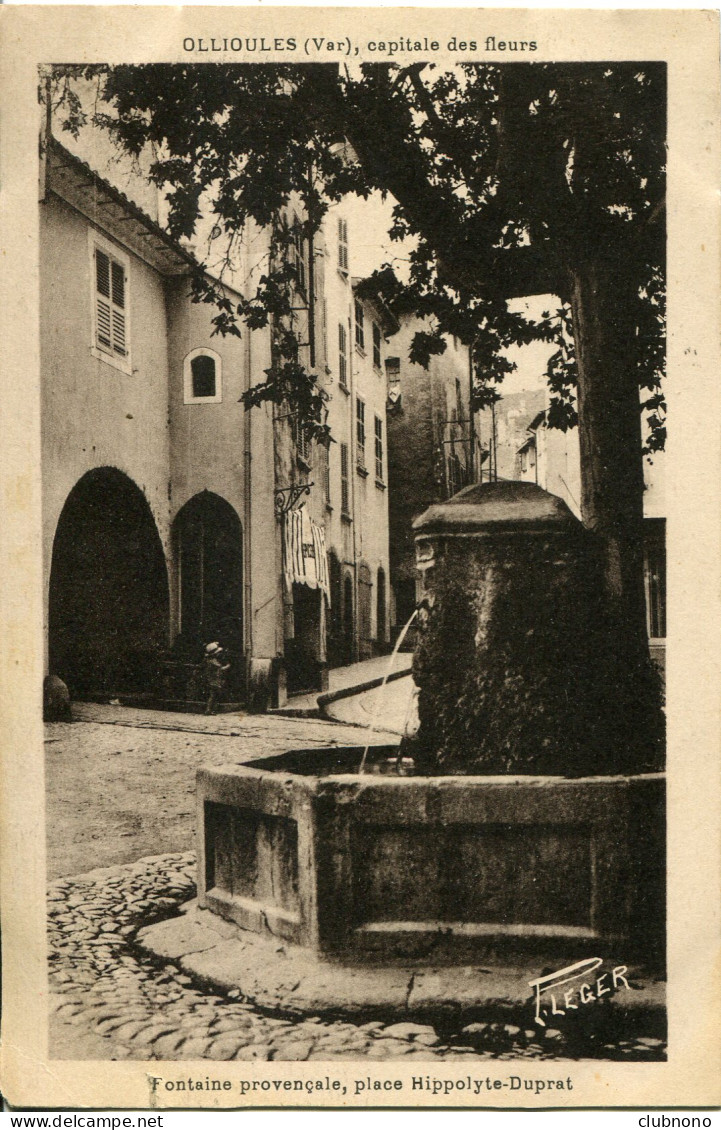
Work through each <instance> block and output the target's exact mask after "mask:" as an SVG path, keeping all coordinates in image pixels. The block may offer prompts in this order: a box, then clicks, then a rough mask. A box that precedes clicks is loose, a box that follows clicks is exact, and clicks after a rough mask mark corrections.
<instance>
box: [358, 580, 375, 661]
mask: <svg viewBox="0 0 721 1130" xmlns="http://www.w3.org/2000/svg"><path fill="white" fill-rule="evenodd" d="M372 600H373V581H372V580H371V571H370V569H369V568H368V566H367V565H360V566H359V568H358V654H359V658H360V659H370V657H371V656H372V654H373V639H372V635H371V607H372Z"/></svg>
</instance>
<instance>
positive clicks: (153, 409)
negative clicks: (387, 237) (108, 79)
mask: <svg viewBox="0 0 721 1130" xmlns="http://www.w3.org/2000/svg"><path fill="white" fill-rule="evenodd" d="M41 197H42V204H41V210H40V225H41V231H40V310H41V319H40V323H41V330H40V344H41V374H42V443H43V447H42V475H43V542H44V546H43V549H44V561H45V576H46V590H45V616H46V629H47V631H46V638H47V652H48V654H47V665H48V670H50V671H53V672H55V673H57V674H59V675H61V676H62V677H63V678H64V679H66V681H67V682H68V683H69V685H70V688H71V690H72V692H73V693H74V694H76V695H88V696H92V695H96V694H101V693H111V692H113V693H120V692H125V693H131V692H132V693H141V692H147V691H148V690H149V688H150V687H151V686H152V687H155V688H157V685H158V678H159V676H160V671H159V665H162V664H164V663H165V664H166V668H167V669H166V672H165V673H166V674H168V675H172V677H173V678H176V677H177V678H180V679H181V681H182V678H183V664H184V663H185V662H187V663H189V664H192V662H193V661H195V660H197V658H198V654H199V652H200V651H202V645H203V644H204V643H206V642H208V641H209V640H212V639H216V638H221V639H222V642H223V643H224V644H225V645H226V646H227V647H228V649H229V652H230V654H231V657H232V659H233V667H232V672H233V683H234V684H235V686H234V690H235V692H236V695H237V693H239V692H240V690H241V689H242V686H243V685H244V682H245V676H246V671H250V672H251V673H252V674H253V675H255V674H256V672H257V671H261V672H263V671H266V672H268V671H269V670H270V666H271V663H272V661H273V660H274V658H275V655H276V650H277V648H276V635H277V632H276V623H275V609H274V607H273V601H274V596H275V589H276V583H277V582H276V578H277V573H278V569H277V563H276V558H277V546H276V540H277V539H276V537H275V534H274V531H273V525H272V523H273V497H274V495H273V491H274V481H273V469H272V462H269V460H268V459H267V456H266V453H267V452H268V451H269V450H272V420H271V418H270V414H269V413H268V412H267V411H266V410H259V411H257V412H254V413H246V412H245V411H244V409H243V407H242V405H241V404H239V398H240V396H241V395H242V393H243V391H244V390H245V389H246V388H247V387H248V386H249V383H250V381H251V379H255V374H257V373H259V372H262V371H263V368H264V367H266V366H267V365H268V363H269V360H268V359H269V339H268V334H267V332H261V331H259V332H255V333H252V334H247V335H245V337H244V339H243V340H242V341H240V340H238V339H236V338H232V337H227V338H221V337H217V336H215V337H214V336H212V333H211V331H212V325H211V316H212V311H210V310H209V309H208V308H207V307H206V308H204V307H200V306H195V305H193V304H192V303H191V301H190V299H189V297H188V275H189V273H190V270H191V267H192V257H191V255H190V253H189V252H188V251H187V250H184V249H183V248H182V247H181V246H180V245H179V244H178V243H176V242H174V241H173V240H171V239H170V238H169V237H168V235H167V234H166V233H165V232H164V230H163V229H162V228H161V227H160V226H159V225H158V224H157V223H156V222H155V221H154V220H152V219H151V218H150V217H149V216H148V215H147V214H146V213H145V212H144V211H141V209H140V208H139V207H138V206H137V205H136V204H135V203H133V202H132V201H131V200H130V199H128V197H127V196H125V195H123V194H122V193H121V192H119V191H118V190H117V189H116V188H114V187H113V186H112V185H111V184H110V183H109V182H108V181H107V180H106V179H104V178H102V177H100V176H99V175H98V174H97V173H95V172H94V171H93V170H92V169H91V167H90V166H89V165H88V164H86V163H85V162H83V161H82V160H80V159H79V158H78V157H77V156H75V155H73V154H71V153H70V152H69V151H68V149H67V148H65V147H64V146H62V145H60V144H59V143H58V142H57V141H55V140H52V139H50V140H49V141H48V143H47V146H46V151H45V160H44V163H43V184H42V186H41ZM255 242H256V246H255V247H253V240H252V239H249V241H248V251H247V254H248V255H252V254H261V253H262V251H263V250H264V244H265V241H264V239H263V233H256V241H255ZM269 516H270V525H269V524H268V517H269ZM251 532H252V533H251ZM171 648H174V655H175V659H176V661H177V666H176V669H175V670H174V671H173V669H172V664H171V666H170V667H167V661H168V656H169V654H170V652H171ZM167 693H168V694H169V695H170V696H171V697H173V696H175V695H176V694H177V695H179V696H181V697H182V695H183V694H184V691H183V689H182V688H181V687H178V686H172V687H169V688H168V691H167Z"/></svg>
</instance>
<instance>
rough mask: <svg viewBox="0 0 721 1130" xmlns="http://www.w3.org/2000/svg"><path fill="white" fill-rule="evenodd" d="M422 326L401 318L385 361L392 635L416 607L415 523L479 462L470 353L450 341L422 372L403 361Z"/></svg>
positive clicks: (452, 491)
mask: <svg viewBox="0 0 721 1130" xmlns="http://www.w3.org/2000/svg"><path fill="white" fill-rule="evenodd" d="M423 328H424V326H423V323H422V322H421V321H419V320H418V319H417V318H412V317H404V318H403V319H402V320H401V324H400V327H399V330H398V332H397V333H396V334H395V335H394V336H393V338H392V339H391V341H390V342H389V349H390V352H391V354H392V356H391V357H389V359H388V360H387V361H386V372H387V377H388V473H389V496H390V497H389V522H390V568H391V586H392V589H393V613H392V616H393V621H392V623H393V634H394V636H396V635H397V634H398V632H399V631H400V629H401V628H402V627H403V625H404V624H405V623H406V621H407V620H408V618H409V616H410V615H411V614H412V612H413V609H414V608H415V606H416V603H417V574H416V566H415V548H414V538H413V529H412V526H413V520H414V519H415V518H416V517H418V515H419V514H421V513H423V511H424V510H426V509H427V507H428V506H430V505H431V504H432V503H434V502H440V501H442V500H443V499H446V498H450V497H451V495H453V494H455V493H456V492H457V491H459V490H460V489H461V487H463V486H466V485H467V484H468V483H471V482H473V481H475V479H476V477H477V470H478V467H479V466H480V459H481V452H480V450H479V447H478V444H477V437H476V435H475V432H474V430H473V429H472V427H471V423H470V411H469V394H470V367H469V357H468V350H467V349H466V348H465V347H464V346H463V345H462V344H461V343H460V342H459V341H457V340H456V339H453V338H451V339H449V340H448V342H447V348H446V351H445V353H443V354H440V355H438V356H434V357H431V359H430V362H429V365H428V368H427V369H424V368H423V366H421V365H417V364H414V363H413V362H411V361H410V360H409V359H408V355H409V350H410V347H411V344H412V341H413V337H414V335H415V334H416V333H417V332H418V331H419V330H422V329H423Z"/></svg>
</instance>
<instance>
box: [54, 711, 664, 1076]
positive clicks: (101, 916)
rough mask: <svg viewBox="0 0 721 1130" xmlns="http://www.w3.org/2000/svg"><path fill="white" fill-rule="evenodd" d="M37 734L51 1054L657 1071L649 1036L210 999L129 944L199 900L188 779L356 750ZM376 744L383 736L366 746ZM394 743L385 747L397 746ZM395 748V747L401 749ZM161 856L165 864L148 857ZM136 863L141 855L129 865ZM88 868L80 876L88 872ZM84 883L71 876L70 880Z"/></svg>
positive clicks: (122, 717) (296, 733)
mask: <svg viewBox="0 0 721 1130" xmlns="http://www.w3.org/2000/svg"><path fill="white" fill-rule="evenodd" d="M75 709H76V716H77V717H82V718H84V719H85V720H84V721H83V722H79V723H75V724H56V725H52V726H49V727H48V730H47V746H46V750H47V771H46V781H47V789H48V819H47V828H48V866H49V874H50V877H51V879H52V882H51V885H50V888H49V892H48V913H49V934H48V937H49V954H50V957H49V968H50V984H49V988H50V992H51V1003H52V1006H53V1009H54V1011H53V1016H52V1020H51V1026H50V1031H51V1045H50V1054H51V1057H55V1058H62V1059H81V1060H82V1059H88V1060H90V1059H101V1060H102V1059H140V1060H144V1059H159V1060H178V1059H188V1060H191V1059H193V1060H199V1059H209V1060H212V1059H217V1060H334V1059H367V1060H369V1061H372V1060H383V1059H386V1060H387V1059H396V1058H400V1057H402V1058H403V1059H404V1060H405V1059H408V1058H410V1059H424V1060H437V1059H442V1060H449V1061H452V1062H460V1061H464V1060H474V1061H477V1060H478V1059H489V1058H492V1059H514V1058H525V1059H528V1058H538V1059H552V1058H553V1059H556V1058H559V1057H567V1058H574V1057H578V1056H579V1055H584V1056H585V1055H593V1056H597V1057H601V1058H609V1059H633V1060H644V1059H646V1060H657V1059H659V1058H662V1057H663V1054H664V1049H663V1044H662V1041H661V1040H660V1039H659V1035H660V1034H659V1033H658V1032H651V1031H649V1032H643V1033H641V1032H638V1031H636V1032H634V1033H633V1038H631V1037H629V1038H626V1035H627V1034H623V1033H618V1032H613V1033H612V1034H611V1035H610V1037H609V1038H606V1037H604V1036H603V1035H602V1034H601V1033H600V1031H599V1034H598V1038H596V1039H595V1040H594V1041H592V1043H591V1044H590V1045H589V1044H586V1045H585V1046H584V1047H582V1048H578V1047H572V1046H571V1045H570V1044H567V1043H566V1036H565V1035H564V1034H563V1033H562V1032H561V1031H559V1030H556V1029H549V1030H547V1031H546V1032H544V1033H543V1034H540V1033H539V1032H538V1031H537V1030H535V1029H534V1028H532V1027H528V1028H524V1027H520V1026H519V1025H515V1024H503V1023H498V1022H487V1021H486V1020H485V1019H484V1018H483V1017H482V1016H474V1017H472V1018H470V1019H471V1022H470V1023H469V1022H468V1020H466V1021H459V1022H458V1023H457V1024H456V1026H455V1027H453V1026H449V1024H448V1023H445V1022H439V1024H438V1026H436V1027H434V1026H433V1025H431V1024H429V1023H427V1022H424V1023H412V1022H411V1021H408V1022H405V1021H404V1022H402V1023H398V1022H397V1020H396V1021H394V1020H393V1018H392V1017H387V1016H369V1017H368V1018H367V1019H366V1018H364V1020H363V1022H362V1023H352V1022H350V1021H349V1020H344V1019H342V1018H340V1019H339V1018H338V1017H335V1018H334V1017H328V1016H297V1015H296V1016H293V1015H289V1014H286V1015H278V1014H273V1015H270V1014H268V1013H267V1012H264V1011H262V1010H260V1009H258V1008H256V1007H253V1006H252V1005H251V1004H249V1003H248V1002H247V1001H244V1000H243V999H242V997H241V994H240V992H239V991H238V990H234V991H231V992H230V993H228V994H227V995H219V994H217V993H214V992H209V991H204V988H203V986H202V985H200V984H196V983H194V982H193V980H192V979H191V978H190V977H189V976H188V975H187V974H185V973H183V971H182V970H181V969H180V968H179V967H178V965H177V964H174V963H173V962H161V963H158V962H155V963H154V962H152V961H151V960H150V959H148V958H146V957H144V956H142V955H141V954H140V952H139V950H138V949H137V947H136V946H135V943H134V939H135V936H136V934H137V932H138V931H139V930H140V929H142V928H143V927H144V926H147V925H150V924H151V923H152V922H155V921H158V920H160V919H162V918H167V917H170V916H172V915H174V914H176V913H177V912H178V908H179V907H180V906H181V905H182V904H184V903H185V902H187V901H188V900H189V899H191V898H192V897H193V896H194V895H195V858H194V855H193V853H192V851H191V850H190V849H191V848H192V846H193V831H194V801H193V797H192V794H193V792H194V788H195V770H196V768H197V766H198V765H199V764H203V763H205V764H216V765H219V764H223V763H227V762H232V761H252V760H253V759H254V758H256V757H261V756H268V755H269V754H272V753H276V752H281V751H282V750H285V749H288V748H294V747H295V748H302V747H304V746H313V745H332V744H354V745H355V744H358V734H359V731H358V730H357V728H354V727H349V726H342V725H339V724H333V723H327V722H321V721H300V720H297V721H296V720H292V719H288V718H277V717H276V718H268V717H257V716H256V717H243V716H229V715H222V716H217V717H215V718H203V717H198V716H193V715H187V714H186V715H177V714H167V715H164V714H160V713H158V712H150V711H143V710H130V709H123V708H117V707H112V706H90V705H86V706H80V707H76V708H75ZM376 740H378V741H380V742H383V741H384V740H386V735H383V734H378V735H376ZM391 740H392V739H391ZM396 740H397V738H396ZM158 850H161V851H163V852H165V853H166V854H163V855H153V856H151V854H150V853H151V852H152V851H155V852H157V851H158ZM139 857H142V858H139ZM99 866H100V869H96V870H93V871H91V870H89V868H90V867H95V868H98V867H99ZM78 872H80V873H78Z"/></svg>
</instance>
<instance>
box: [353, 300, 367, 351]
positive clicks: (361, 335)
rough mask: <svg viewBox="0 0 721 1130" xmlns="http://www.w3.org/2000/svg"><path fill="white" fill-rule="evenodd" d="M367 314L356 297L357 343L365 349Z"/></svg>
mask: <svg viewBox="0 0 721 1130" xmlns="http://www.w3.org/2000/svg"><path fill="white" fill-rule="evenodd" d="M364 321H365V316H364V313H363V307H362V306H361V304H360V302H358V300H357V299H356V304H355V343H356V345H357V346H358V348H359V349H365V332H364V325H363V324H364Z"/></svg>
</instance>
